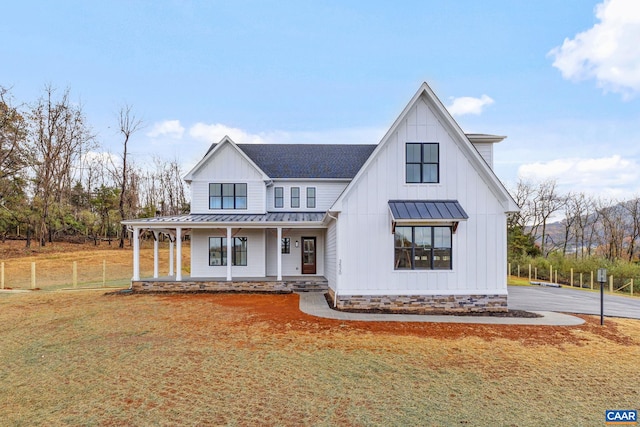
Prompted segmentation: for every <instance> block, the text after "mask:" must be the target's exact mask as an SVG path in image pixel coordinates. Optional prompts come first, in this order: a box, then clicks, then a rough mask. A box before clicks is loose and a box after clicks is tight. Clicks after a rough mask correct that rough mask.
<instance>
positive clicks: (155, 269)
mask: <svg viewBox="0 0 640 427" xmlns="http://www.w3.org/2000/svg"><path fill="white" fill-rule="evenodd" d="M159 237H160V236H159V235H158V232H157V231H154V232H153V278H154V279H157V278H158V238H159Z"/></svg>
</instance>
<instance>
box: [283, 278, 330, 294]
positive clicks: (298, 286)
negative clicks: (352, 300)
mask: <svg viewBox="0 0 640 427" xmlns="http://www.w3.org/2000/svg"><path fill="white" fill-rule="evenodd" d="M291 290H292V291H293V292H324V291H328V290H329V282H327V281H326V280H309V281H295V282H292V283H291Z"/></svg>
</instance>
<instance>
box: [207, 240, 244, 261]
mask: <svg viewBox="0 0 640 427" xmlns="http://www.w3.org/2000/svg"><path fill="white" fill-rule="evenodd" d="M231 239H232V241H233V247H232V248H231V265H232V266H238V267H246V266H247V259H248V255H247V254H248V244H249V239H248V238H246V237H232V238H231ZM213 240H217V241H218V243H219V245H218V246H217V247H219V248H220V255H219V257H216V258H212V256H211V242H212V241H213ZM243 243H244V244H243ZM238 258H240V259H239V260H238ZM214 259H217V261H218V262H219V264H215V263H213V262H212V261H213V260H214ZM226 265H227V238H226V237H217V236H213V237H209V266H211V267H222V266H226Z"/></svg>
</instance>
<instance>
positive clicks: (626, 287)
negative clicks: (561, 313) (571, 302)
mask: <svg viewBox="0 0 640 427" xmlns="http://www.w3.org/2000/svg"><path fill="white" fill-rule="evenodd" d="M508 274H509V276H516V277H526V278H528V280H529V281H530V282H546V283H549V284H557V285H564V286H569V287H577V288H588V289H592V290H593V289H599V286H600V283H598V282H597V281H596V272H594V271H587V272H584V271H580V272H579V271H576V270H574V269H573V268H571V269H570V270H569V271H561V270H560V269H554V268H553V266H552V265H550V266H549V267H548V268H544V269H543V268H538V267H535V266H532V265H531V264H527V265H520V264H513V265H512V264H511V263H509V266H508ZM605 289H606V290H608V291H609V292H612V293H613V292H620V293H625V294H629V295H631V296H634V295H636V296H638V295H640V278H638V277H626V278H625V277H616V276H614V275H612V274H611V275H609V276H608V277H607V282H606V283H605Z"/></svg>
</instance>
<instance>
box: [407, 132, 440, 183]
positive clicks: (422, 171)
mask: <svg viewBox="0 0 640 427" xmlns="http://www.w3.org/2000/svg"><path fill="white" fill-rule="evenodd" d="M416 146H419V147H420V154H419V156H420V158H419V161H418V160H416V159H415V157H414V156H413V155H410V149H411V148H415V147H416ZM433 147H435V150H436V159H435V161H434V160H433V159H431V158H429V159H426V160H425V156H426V155H427V154H428V153H431V150H432V149H433ZM427 149H428V150H427ZM411 151H413V150H411ZM404 154H405V170H404V173H405V182H406V183H407V184H438V183H440V144H439V143H437V142H407V143H406V145H405V152H404ZM434 166H435V175H436V177H435V180H431V179H429V176H430V174H429V173H427V171H429V170H431V169H432V168H433V167H434ZM416 167H417V169H418V170H419V178H418V180H410V179H409V177H410V176H413V175H415V174H416V171H414V172H412V173H410V172H409V170H410V169H415V168H416Z"/></svg>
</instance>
